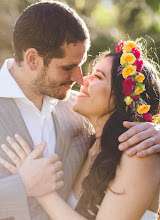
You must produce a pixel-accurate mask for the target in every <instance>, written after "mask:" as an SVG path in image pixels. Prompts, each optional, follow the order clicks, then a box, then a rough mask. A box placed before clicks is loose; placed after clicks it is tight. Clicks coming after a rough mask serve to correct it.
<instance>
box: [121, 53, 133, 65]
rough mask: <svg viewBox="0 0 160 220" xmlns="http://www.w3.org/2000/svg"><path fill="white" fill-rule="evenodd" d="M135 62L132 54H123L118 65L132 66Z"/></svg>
mask: <svg viewBox="0 0 160 220" xmlns="http://www.w3.org/2000/svg"><path fill="white" fill-rule="evenodd" d="M135 61H136V57H135V56H134V54H133V53H123V54H122V56H121V60H120V63H121V64H122V65H123V64H124V63H127V64H133V63H134V62H135Z"/></svg>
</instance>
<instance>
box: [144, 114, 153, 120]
mask: <svg viewBox="0 0 160 220" xmlns="http://www.w3.org/2000/svg"><path fill="white" fill-rule="evenodd" d="M142 116H143V118H144V119H145V120H146V121H148V122H152V120H153V118H152V116H151V115H150V114H148V113H144V114H143V115H142Z"/></svg>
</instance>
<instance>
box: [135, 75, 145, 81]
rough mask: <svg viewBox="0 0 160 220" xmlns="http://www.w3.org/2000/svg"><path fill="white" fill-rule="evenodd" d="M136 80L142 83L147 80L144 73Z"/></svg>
mask: <svg viewBox="0 0 160 220" xmlns="http://www.w3.org/2000/svg"><path fill="white" fill-rule="evenodd" d="M135 79H136V80H137V81H138V82H140V83H142V82H143V80H144V79H145V76H144V75H143V74H142V73H139V74H138V75H137V76H136V77H135Z"/></svg>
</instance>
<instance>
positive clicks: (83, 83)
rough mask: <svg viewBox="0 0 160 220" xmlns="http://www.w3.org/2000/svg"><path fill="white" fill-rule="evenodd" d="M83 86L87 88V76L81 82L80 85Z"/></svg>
mask: <svg viewBox="0 0 160 220" xmlns="http://www.w3.org/2000/svg"><path fill="white" fill-rule="evenodd" d="M81 85H83V86H88V85H89V76H84V77H83V82H82V83H81Z"/></svg>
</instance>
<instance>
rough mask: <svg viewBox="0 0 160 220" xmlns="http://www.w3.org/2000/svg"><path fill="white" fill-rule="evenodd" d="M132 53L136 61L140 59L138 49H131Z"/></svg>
mask: <svg viewBox="0 0 160 220" xmlns="http://www.w3.org/2000/svg"><path fill="white" fill-rule="evenodd" d="M132 52H133V54H134V56H135V57H136V58H137V59H138V58H140V56H141V51H140V49H139V48H138V47H134V48H133V49H132Z"/></svg>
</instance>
